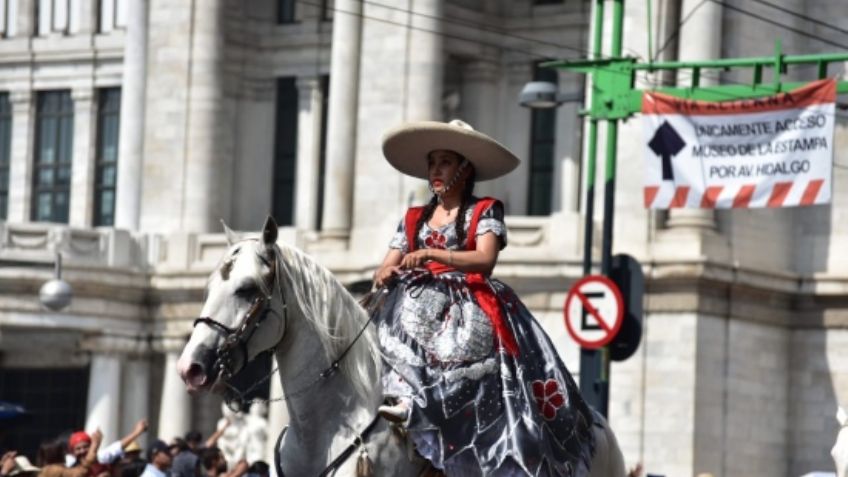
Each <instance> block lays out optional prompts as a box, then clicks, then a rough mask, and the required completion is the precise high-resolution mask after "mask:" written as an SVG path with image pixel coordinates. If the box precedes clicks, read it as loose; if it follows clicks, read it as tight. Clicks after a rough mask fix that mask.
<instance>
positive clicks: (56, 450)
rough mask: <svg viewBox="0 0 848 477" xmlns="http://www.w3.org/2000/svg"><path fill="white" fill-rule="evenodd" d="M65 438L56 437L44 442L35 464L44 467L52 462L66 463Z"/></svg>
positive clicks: (39, 449)
mask: <svg viewBox="0 0 848 477" xmlns="http://www.w3.org/2000/svg"><path fill="white" fill-rule="evenodd" d="M66 442H67V440H65V439H61V438H60V439H54V440H51V441H46V442H42V443H41V446H39V448H38V453H37V454H36V455H35V465H37V466H38V467H44V466H45V465H50V464H63V465H64V463H65V443H66Z"/></svg>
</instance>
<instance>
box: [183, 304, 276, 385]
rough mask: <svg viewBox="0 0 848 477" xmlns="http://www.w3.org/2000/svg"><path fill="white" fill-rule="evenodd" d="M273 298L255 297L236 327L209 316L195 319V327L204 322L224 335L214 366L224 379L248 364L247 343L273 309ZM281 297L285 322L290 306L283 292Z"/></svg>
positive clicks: (227, 378) (229, 377)
mask: <svg viewBox="0 0 848 477" xmlns="http://www.w3.org/2000/svg"><path fill="white" fill-rule="evenodd" d="M272 299H273V297H272V296H265V295H262V294H260V295H258V296H257V297H256V298H254V299H253V301H252V302H251V303H250V307H249V308H248V309H247V312H246V313H245V314H244V317H243V318H242V319H241V322H240V323H239V324H238V326H236V327H235V328H230V327H229V326H227V325H225V324H223V323H221V322H220V321H215V320H213V319H212V318H210V317H208V316H201V317H200V318H197V319H196V320H194V325H193V327H197V325H198V324H199V323H203V324H205V325H207V326H209V327H210V328H212V329H213V330H215V331H217V332H218V333H220V334H222V335H223V336H224V342H223V343H222V344H221V346H219V347H218V349H217V350H216V352H215V355H216V357H217V359H216V360H215V364H214V366H213V367H214V368H215V370H216V371H217V372H218V373H219V375H220V376H221V377H222V378H223V379H225V380H230V379H231V378H232V377H233V376H234V375H235V374H236V373H238V372H239V371H241V370H242V369H244V367H245V366H247V357H248V353H247V344H248V343H249V342H250V339H251V338H252V337H253V334H254V333H256V330H257V329H259V326H260V325H262V323H263V322H264V321H265V319H266V318H267V317H268V315H269V314H270V313H271V312H272V311H273V310H272V308H271V306H270V305H271V300H272ZM280 299H281V300H282V302H283V306H282V309H283V315H282V316H281V317H280V318H282V320H283V323H284V324H285V323H286V321H287V320H288V307H287V305H286V300H285V297H284V296H283V294H282V293H280ZM236 350H238V351H241V353H242V360H241V366H239V367H238V369H236V363H237V361H236V354H235V351H236Z"/></svg>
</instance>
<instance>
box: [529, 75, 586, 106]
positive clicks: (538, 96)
mask: <svg viewBox="0 0 848 477" xmlns="http://www.w3.org/2000/svg"><path fill="white" fill-rule="evenodd" d="M518 102H519V104H521V105H522V106H524V107H526V108H531V109H550V108H555V107H557V106H559V105H561V104H563V103H582V102H583V93H582V92H575V93H560V92H559V87H558V86H557V85H556V84H554V83H551V82H549V81H530V82H529V83H527V84H525V85H524V88H522V89H521V93H520V94H519V95H518Z"/></svg>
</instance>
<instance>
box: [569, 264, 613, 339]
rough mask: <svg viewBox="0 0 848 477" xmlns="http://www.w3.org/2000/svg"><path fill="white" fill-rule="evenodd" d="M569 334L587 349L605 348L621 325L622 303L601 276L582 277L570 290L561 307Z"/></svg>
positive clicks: (611, 282) (608, 281)
mask: <svg viewBox="0 0 848 477" xmlns="http://www.w3.org/2000/svg"><path fill="white" fill-rule="evenodd" d="M563 313H564V315H565V327H566V329H568V334H570V335H571V337H572V338H574V341H576V342H577V343H579V344H580V346H582V347H584V348H589V349H595V348H601V347H603V346H605V345H607V344H608V343H609V342H610V341H612V339H613V338H615V335H616V334H617V333H618V330H619V329H620V328H621V323H622V321H624V299H623V298H622V296H621V291H620V290H619V289H618V286H616V284H615V283H613V281H612V280H610V279H609V278H607V277H605V276H601V275H589V276H587V277H583V278H581V279H580V280H578V281H577V283H575V284H574V286H572V287H571V290H569V292H568V296H567V297H566V298H565V306H564V307H563Z"/></svg>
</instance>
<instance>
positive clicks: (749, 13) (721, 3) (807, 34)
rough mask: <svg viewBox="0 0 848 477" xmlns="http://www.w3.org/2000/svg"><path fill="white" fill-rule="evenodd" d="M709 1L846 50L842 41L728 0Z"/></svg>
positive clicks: (847, 47) (847, 46)
mask: <svg viewBox="0 0 848 477" xmlns="http://www.w3.org/2000/svg"><path fill="white" fill-rule="evenodd" d="M711 1H712V2H713V3H717V4H719V5H721V6H723V7H725V8H727V9H729V10H733V11H736V12H739V13H742V14H744V15H747V16H749V17H752V18H756V19H758V20H760V21H763V22H765V23H768V24H770V25H774V26H776V27H780V28H783V29H784V30H787V31H790V32H792V33H795V34H798V35H801V36H805V37H807V38H812V39H814V40H818V41H820V42H822V43H825V44H828V45H830V46H835V47H837V48H842V49H844V50H848V45H845V44H843V43H837V42H835V41H831V40H828V39H827V38H823V37H821V36H819V35H816V34H813V33H808V32H806V31H804V30H800V29H798V28H795V27H791V26H789V25H784V24H783V23H780V22H777V21H775V20H772V19H771V18H768V17H764V16H762V15H760V14H757V13H753V12H751V11H748V10H744V9H742V8H739V7H738V6H736V5H733V4H731V3H729V2H726V1H724V0H711Z"/></svg>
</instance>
